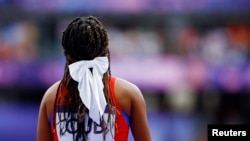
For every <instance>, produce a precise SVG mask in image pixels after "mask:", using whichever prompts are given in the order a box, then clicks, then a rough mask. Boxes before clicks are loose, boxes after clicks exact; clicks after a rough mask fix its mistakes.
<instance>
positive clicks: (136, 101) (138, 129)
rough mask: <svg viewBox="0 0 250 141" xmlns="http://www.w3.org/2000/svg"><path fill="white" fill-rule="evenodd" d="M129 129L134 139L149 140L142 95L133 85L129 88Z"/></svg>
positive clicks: (137, 140) (139, 140) (138, 140)
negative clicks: (130, 94)
mask: <svg viewBox="0 0 250 141" xmlns="http://www.w3.org/2000/svg"><path fill="white" fill-rule="evenodd" d="M130 91H131V92H132V96H131V115H130V116H131V131H132V134H133V137H134V140H135V141H151V135H150V129H149V125H148V119H147V109H146V103H145V100H144V97H143V95H142V93H141V91H140V90H139V88H138V87H137V86H135V85H132V87H131V90H130Z"/></svg>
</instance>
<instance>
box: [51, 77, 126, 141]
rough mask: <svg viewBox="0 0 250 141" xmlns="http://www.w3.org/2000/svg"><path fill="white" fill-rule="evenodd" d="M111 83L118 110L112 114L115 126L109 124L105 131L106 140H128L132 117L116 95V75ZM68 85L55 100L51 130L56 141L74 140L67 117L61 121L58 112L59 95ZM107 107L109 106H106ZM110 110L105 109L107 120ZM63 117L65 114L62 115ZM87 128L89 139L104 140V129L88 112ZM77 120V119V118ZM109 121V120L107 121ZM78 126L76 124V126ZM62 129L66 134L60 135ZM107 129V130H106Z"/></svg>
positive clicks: (59, 106) (104, 116)
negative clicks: (125, 110)
mask: <svg viewBox="0 0 250 141" xmlns="http://www.w3.org/2000/svg"><path fill="white" fill-rule="evenodd" d="M109 84H110V85H109V86H110V97H111V100H112V102H113V103H114V106H115V108H116V110H117V113H116V114H110V115H111V122H112V121H113V122H114V123H115V124H114V126H112V127H111V126H107V127H108V128H109V129H108V132H107V133H105V135H106V136H105V140H106V141H127V140H128V133H129V125H130V119H129V117H128V115H127V114H126V113H125V112H124V111H123V110H122V109H121V107H120V105H119V103H118V101H117V99H116V97H115V77H111V81H110V83H109ZM65 91H66V87H65V86H62V92H61V95H59V91H58V92H57V94H56V100H55V109H54V114H53V115H52V116H51V119H50V124H51V131H52V133H53V140H54V141H71V140H73V134H72V132H73V131H72V130H71V128H70V125H68V122H67V119H65V120H64V121H63V122H61V123H60V122H59V117H58V114H59V113H60V112H62V111H61V107H62V105H61V104H60V103H59V100H58V99H59V96H63V95H65ZM106 109H107V108H106ZM108 112H109V111H108V110H105V112H104V115H103V118H104V120H105V121H106V120H107V118H108ZM62 117H63V115H62ZM85 119H86V120H85V125H86V127H85V130H86V132H87V138H88V140H90V141H92V140H94V141H101V140H103V131H104V130H103V129H102V127H101V126H100V125H97V124H96V123H94V122H93V121H92V120H91V119H90V118H89V117H88V114H86V116H85ZM76 121H77V119H76ZM106 122H107V121H106ZM75 127H76V126H75ZM60 129H63V130H64V132H65V133H64V134H63V135H60ZM105 131H107V130H105Z"/></svg>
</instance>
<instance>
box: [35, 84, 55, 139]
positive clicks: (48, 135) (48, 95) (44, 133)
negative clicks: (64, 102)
mask: <svg viewBox="0 0 250 141" xmlns="http://www.w3.org/2000/svg"><path fill="white" fill-rule="evenodd" d="M58 84H59V83H58V82H57V83H55V84H54V85H53V86H51V87H50V88H49V89H48V90H47V91H46V92H45V94H44V96H43V98H42V101H41V104H40V108H39V115H38V123H37V141H53V134H52V132H51V125H50V122H49V117H50V115H51V113H53V105H54V100H55V95H56V89H57V87H58Z"/></svg>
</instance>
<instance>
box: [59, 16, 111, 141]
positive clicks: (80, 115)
mask: <svg viewBox="0 0 250 141" xmlns="http://www.w3.org/2000/svg"><path fill="white" fill-rule="evenodd" d="M62 47H63V50H64V54H65V58H66V64H65V69H64V76H63V79H62V81H61V83H60V86H59V88H58V93H59V94H60V93H62V91H63V87H62V86H64V87H65V95H64V96H59V98H58V100H59V102H60V103H61V104H62V105H67V106H64V107H62V109H61V110H62V111H63V112H62V113H59V124H60V122H63V121H65V119H67V120H69V123H70V125H69V126H70V128H71V131H74V132H73V137H74V140H75V141H77V140H79V139H80V138H82V139H83V140H86V136H87V135H86V131H85V114H86V113H88V109H87V108H86V107H85V105H84V104H83V103H82V101H81V99H80V96H79V91H78V89H77V85H78V82H76V81H74V80H73V79H72V78H71V76H70V74H69V69H68V65H70V64H72V63H74V62H76V61H80V60H92V59H94V58H95V57H100V56H107V57H108V60H109V62H110V53H109V49H108V34H107V31H106V29H105V28H104V26H103V24H102V23H101V22H100V21H99V20H98V19H97V18H96V17H94V16H89V17H77V18H75V19H73V20H72V21H71V22H70V23H69V24H68V26H67V28H66V29H65V31H64V32H63V36H62ZM110 76H111V72H110V65H109V67H108V70H107V72H105V73H104V75H103V80H102V81H103V85H104V88H103V91H104V95H105V98H106V101H107V108H108V110H109V111H114V106H113V105H114V104H113V103H112V101H111V98H110V96H109V85H108V84H109V82H110ZM76 113H77V114H76ZM110 114H111V113H109V118H108V119H110ZM75 122H77V126H76V127H75V126H74V125H75ZM57 124H58V123H57ZM101 126H102V128H103V129H106V127H107V125H106V124H105V122H104V120H103V118H102V119H101ZM65 132H66V131H65V129H64V128H63V127H61V126H60V134H61V135H62V134H64V133H65ZM104 138H105V133H104Z"/></svg>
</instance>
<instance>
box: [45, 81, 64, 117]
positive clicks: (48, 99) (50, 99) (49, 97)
mask: <svg viewBox="0 0 250 141" xmlns="http://www.w3.org/2000/svg"><path fill="white" fill-rule="evenodd" d="M60 82H61V81H57V82H55V83H54V84H53V85H51V86H50V87H49V88H48V89H47V90H46V92H45V94H44V96H43V99H42V102H41V105H44V106H45V107H46V111H47V116H48V119H49V118H50V116H51V115H52V114H53V112H54V102H55V99H56V93H57V89H58V87H59V84H60Z"/></svg>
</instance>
